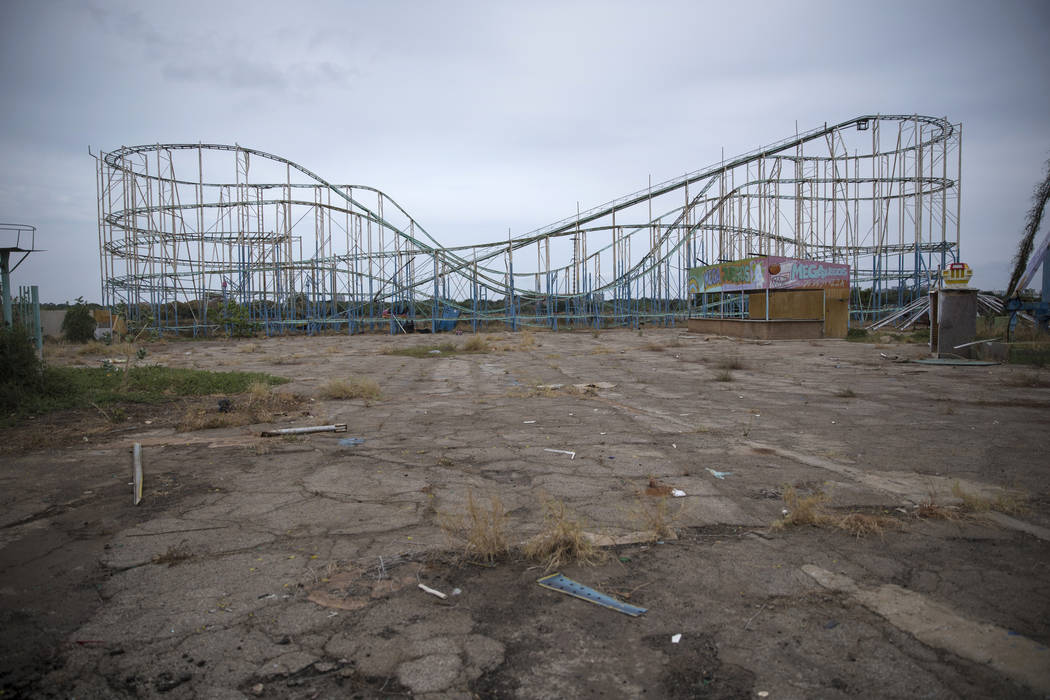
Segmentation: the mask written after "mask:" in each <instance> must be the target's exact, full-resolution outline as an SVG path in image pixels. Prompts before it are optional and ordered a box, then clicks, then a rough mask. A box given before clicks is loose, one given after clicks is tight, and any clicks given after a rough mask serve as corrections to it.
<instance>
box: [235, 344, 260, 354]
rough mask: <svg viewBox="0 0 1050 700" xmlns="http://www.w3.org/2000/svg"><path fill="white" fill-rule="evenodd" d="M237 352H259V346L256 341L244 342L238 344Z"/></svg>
mask: <svg viewBox="0 0 1050 700" xmlns="http://www.w3.org/2000/svg"><path fill="white" fill-rule="evenodd" d="M237 352H259V346H258V345H256V344H255V343H244V344H243V345H238V346H237Z"/></svg>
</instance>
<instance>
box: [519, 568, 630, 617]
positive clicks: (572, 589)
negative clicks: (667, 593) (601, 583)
mask: <svg viewBox="0 0 1050 700" xmlns="http://www.w3.org/2000/svg"><path fill="white" fill-rule="evenodd" d="M536 583H538V584H540V585H541V586H543V587H544V588H549V589H551V590H552V591H558V592H559V593H566V594H568V595H571V596H573V597H574V598H579V599H580V600H586V601H587V602H588V603H594V604H595V605H600V606H602V607H603V608H609V609H610V610H615V611H616V612H622V613H623V614H624V615H630V616H631V617H638V616H639V615H641V614H643V613H645V612H646V609H645V608H639V607H637V606H635V605H628V604H627V603H624V602H622V601H619V600H616V599H615V598H611V597H609V596H607V595H605V594H604V593H599V592H598V591H596V590H594V589H593V588H588V587H587V586H584V585H581V584H579V583H576V582H575V581H573V580H572V579H571V578H566V577H565V576H562V575H561V574H551V575H550V576H544V577H543V578H541V579H539V580H537V581H536Z"/></svg>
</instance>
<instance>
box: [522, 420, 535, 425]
mask: <svg viewBox="0 0 1050 700" xmlns="http://www.w3.org/2000/svg"><path fill="white" fill-rule="evenodd" d="M535 422H536V421H534V420H523V421H522V423H524V424H525V425H531V424H532V423H535Z"/></svg>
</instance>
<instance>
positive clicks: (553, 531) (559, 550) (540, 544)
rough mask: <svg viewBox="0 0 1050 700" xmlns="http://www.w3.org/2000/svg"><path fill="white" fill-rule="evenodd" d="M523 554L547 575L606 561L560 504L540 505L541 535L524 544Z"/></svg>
mask: <svg viewBox="0 0 1050 700" xmlns="http://www.w3.org/2000/svg"><path fill="white" fill-rule="evenodd" d="M523 553H524V554H525V556H526V557H528V558H529V559H532V560H534V561H538V562H540V563H541V564H543V566H544V567H545V569H546V570H547V571H550V570H551V569H557V568H560V567H562V566H565V565H566V564H582V565H585V566H593V565H595V564H599V563H601V562H602V561H604V559H605V552H603V551H602V550H601V549H599V548H598V547H597V546H596V545H595V544H594V543H593V542H592V541H591V539H590V538H589V537H587V535H586V533H585V532H584V530H583V525H582V524H581V523H580V521H579V519H578V518H576V517H575V516H574V515H573V514H572V513H571V512H570V511H569V510H568V508H566V506H565V504H564V503H563V502H561V501H554V500H548V501H545V502H544V504H543V531H542V532H540V533H539V534H538V535H536V536H535V537H533V538H532V539H530V540H529V541H528V542H526V543H525V546H524V548H523Z"/></svg>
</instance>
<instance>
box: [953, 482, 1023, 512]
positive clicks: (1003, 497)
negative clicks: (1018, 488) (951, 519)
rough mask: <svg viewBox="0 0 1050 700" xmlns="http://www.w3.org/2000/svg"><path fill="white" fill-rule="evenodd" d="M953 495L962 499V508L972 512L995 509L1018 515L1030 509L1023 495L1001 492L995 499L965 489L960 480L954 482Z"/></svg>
mask: <svg viewBox="0 0 1050 700" xmlns="http://www.w3.org/2000/svg"><path fill="white" fill-rule="evenodd" d="M952 495H953V496H955V497H956V498H958V499H960V500H961V501H962V509H963V510H964V511H967V512H970V513H987V512H988V511H990V510H995V511H998V512H1000V513H1005V514H1006V515H1017V514H1020V513H1024V512H1025V511H1026V510H1027V509H1028V506H1027V504H1026V503H1025V499H1024V498H1022V497H1019V496H1011V495H1008V494H999V495H998V496H996V497H995V499H994V500H993V499H991V498H985V497H984V496H981V495H978V494H975V493H970V492H969V491H966V490H964V489H963V488H962V485H960V484H959V482H958V481H956V482H955V483H954V484H952Z"/></svg>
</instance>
